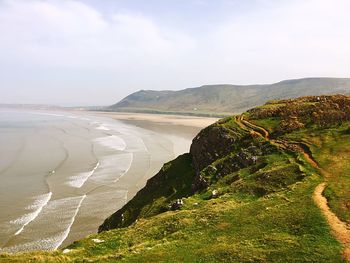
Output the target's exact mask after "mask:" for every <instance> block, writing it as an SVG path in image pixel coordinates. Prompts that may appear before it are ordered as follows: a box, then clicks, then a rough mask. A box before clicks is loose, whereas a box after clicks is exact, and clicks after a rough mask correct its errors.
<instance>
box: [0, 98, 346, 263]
mask: <svg viewBox="0 0 350 263" xmlns="http://www.w3.org/2000/svg"><path fill="white" fill-rule="evenodd" d="M349 127H350V97H347V96H342V95H334V96H319V97H302V98H298V99H293V100H279V101H270V102H268V103H267V104H265V105H263V106H260V107H257V108H254V109H252V110H250V111H248V112H246V113H244V114H242V115H239V116H232V117H227V118H225V119H222V120H219V121H218V122H217V123H215V124H213V125H211V126H209V127H207V128H205V129H204V130H202V131H201V132H200V133H199V134H198V135H197V136H196V137H195V138H194V139H193V143H192V145H191V149H190V153H188V154H184V155H181V156H179V157H178V158H176V159H175V160H173V161H171V162H169V163H167V164H165V165H164V166H163V168H162V169H161V170H160V171H159V173H157V174H156V175H155V176H154V177H153V178H151V179H149V181H148V182H147V184H146V186H145V187H144V188H143V189H142V190H141V191H139V192H138V193H137V194H136V196H135V197H134V198H133V199H132V200H131V201H129V202H128V203H127V204H126V205H125V206H124V207H123V208H122V209H120V210H119V211H117V212H116V213H114V214H113V215H111V216H110V217H109V218H107V219H106V220H105V222H104V223H103V224H102V225H101V226H100V228H99V234H96V235H91V236H89V237H87V238H86V239H83V240H80V241H77V242H74V243H73V244H72V245H70V246H69V247H67V249H68V252H67V254H62V253H61V252H60V251H57V252H54V253H52V254H50V253H49V252H47V253H46V254H44V253H42V254H35V255H29V256H28V257H26V256H23V255H18V256H15V257H10V256H6V255H5V256H1V255H0V262H1V261H3V262H8V260H9V259H11V260H12V261H13V262H23V259H28V258H31V259H32V258H33V256H34V258H35V259H38V260H39V261H40V260H42V262H50V261H52V262H57V261H62V262H69V261H78V262H82V261H84V260H85V261H88V262H89V261H94V262H95V261H97V262H108V261H112V262H116V261H126V262H152V261H158V262H310V261H313V262H345V261H344V260H345V259H349V260H350V258H349V254H348V253H349V251H350V248H349V244H348V243H346V238H348V237H349V238H350V235H349V233H348V232H347V230H346V229H347V228H346V226H347V225H349V224H350V210H349V207H350V202H349V200H350V192H349V191H348V189H349V187H350V166H349V163H350V153H349V149H350V132H349V130H350V128H349ZM320 189H321V190H320ZM320 200H321V201H320ZM320 202H323V203H320ZM324 211H326V212H327V214H325V213H324ZM330 214H331V218H333V219H334V218H336V222H338V223H339V224H340V226H342V227H340V228H339V227H338V226H339V224H337V226H336V228H333V225H332V224H331V223H330V222H331V221H332V220H326V219H325V216H328V217H327V218H329V215H330ZM333 221H334V220H333ZM343 226H344V227H343ZM339 229H340V232H339V231H338V230H339ZM341 231H343V232H341ZM344 237H345V239H344ZM344 240H345V241H344Z"/></svg>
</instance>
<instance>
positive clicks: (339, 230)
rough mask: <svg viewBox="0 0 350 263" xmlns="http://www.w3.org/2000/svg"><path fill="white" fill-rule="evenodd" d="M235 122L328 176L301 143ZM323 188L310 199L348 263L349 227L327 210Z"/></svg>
mask: <svg viewBox="0 0 350 263" xmlns="http://www.w3.org/2000/svg"><path fill="white" fill-rule="evenodd" d="M236 122H237V124H238V126H239V127H240V128H242V129H243V130H246V131H249V132H251V133H253V134H257V135H258V136H260V137H262V138H264V139H265V140H267V141H269V142H271V143H272V144H274V145H276V146H278V147H280V148H283V149H291V150H294V151H298V152H300V153H302V154H303V155H304V157H305V159H306V160H307V162H308V163H309V164H310V165H311V166H312V167H314V168H315V169H318V170H319V172H320V174H321V175H327V174H328V172H327V171H325V170H324V169H322V168H321V167H320V166H319V165H318V163H317V162H316V160H315V159H314V158H313V156H312V154H311V152H310V151H309V150H306V148H308V146H307V145H305V144H303V143H293V142H286V141H281V140H272V139H270V134H269V132H268V131H267V130H266V129H265V128H263V127H260V126H258V125H256V124H253V123H251V122H249V121H248V120H245V119H244V116H243V115H240V116H237V117H236ZM325 188H326V183H325V182H323V183H320V184H319V185H318V186H317V187H316V188H315V191H314V193H313V196H312V198H313V200H314V202H315V204H316V205H317V206H318V208H319V209H320V210H321V212H322V214H323V215H324V217H325V218H326V220H327V222H328V224H329V226H330V227H331V229H332V233H333V235H334V236H335V238H336V239H337V240H338V241H339V242H340V243H341V244H342V245H343V248H344V249H343V257H344V259H345V260H347V261H349V262H350V226H349V225H348V224H346V223H345V222H343V221H341V220H340V219H339V218H338V216H337V215H336V214H335V213H333V212H332V210H331V209H330V208H329V206H328V202H327V199H326V198H325V197H324V196H323V192H324V190H325Z"/></svg>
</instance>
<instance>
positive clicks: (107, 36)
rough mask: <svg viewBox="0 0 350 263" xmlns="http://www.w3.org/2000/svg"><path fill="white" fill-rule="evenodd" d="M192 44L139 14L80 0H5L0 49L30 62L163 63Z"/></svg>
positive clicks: (48, 64)
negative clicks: (99, 7)
mask: <svg viewBox="0 0 350 263" xmlns="http://www.w3.org/2000/svg"><path fill="white" fill-rule="evenodd" d="M193 45H194V42H193V39H191V38H190V37H189V36H186V35H184V34H181V33H179V32H176V31H175V30H174V32H171V30H169V29H167V28H161V27H159V26H158V25H156V24H155V23H154V22H153V21H152V20H151V19H149V18H147V17H145V16H143V15H141V14H132V13H125V12H123V13H115V14H112V15H110V16H105V15H104V14H102V13H100V12H98V11H97V10H96V9H94V8H92V7H91V6H88V5H86V4H84V3H82V2H78V1H67V0H64V1H39V0H38V1H33V0H26V1H24V0H22V1H21V0H7V1H5V2H4V3H3V4H2V6H1V7H0V50H2V52H1V51H0V52H1V53H2V54H1V55H2V56H5V57H7V59H8V60H10V61H12V62H13V63H18V62H21V63H24V64H27V63H28V66H32V65H33V64H37V65H41V66H46V67H65V68H67V67H73V68H74V67H77V68H85V67H87V68H89V67H104V68H115V69H118V68H120V67H122V66H125V63H127V62H129V63H130V62H133V63H135V64H137V63H139V62H140V60H149V61H150V63H152V62H153V63H161V62H163V61H164V60H168V59H170V58H172V57H174V56H176V55H179V53H181V52H183V51H186V50H187V49H191V48H193ZM9 50H11V52H9Z"/></svg>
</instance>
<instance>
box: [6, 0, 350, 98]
mask: <svg viewBox="0 0 350 263" xmlns="http://www.w3.org/2000/svg"><path fill="white" fill-rule="evenodd" d="M130 1H131V2H133V0H130ZM130 1H120V2H118V3H120V5H116V2H113V4H112V6H113V5H114V8H112V9H111V10H109V11H108V12H106V11H105V10H104V9H103V8H99V7H101V5H103V1H88V2H87V1H83V0H46V1H44V0H0V78H1V80H2V83H1V84H2V85H1V86H0V91H1V93H2V94H5V95H2V101H5V102H6V101H13V102H16V101H19V99H21V100H22V99H23V101H28V102H41V103H42V102H45V101H47V100H48V98H49V99H50V100H51V101H52V103H56V101H58V102H64V101H67V100H69V101H70V103H74V102H76V103H79V104H109V103H114V102H115V101H117V100H119V99H121V98H122V97H123V96H125V95H127V94H129V93H130V92H133V91H135V90H138V89H180V88H187V87H193V86H198V85H201V84H210V83H234V84H249V83H262V82H265V83H271V82H275V81H279V80H282V79H288V78H299V77H308V76H334V77H349V75H350V70H349V69H350V59H349V58H350V34H348V29H349V27H350V16H349V15H348V13H347V12H348V10H350V2H349V1H347V0H332V1H331V0H281V1H267V0H249V1H246V2H244V3H242V1H238V0H221V1H219V3H220V4H217V5H214V4H213V2H212V1H209V0H200V1H197V0H191V1H183V2H177V3H178V4H176V3H175V4H174V5H171V4H169V6H170V7H169V10H168V11H167V8H165V6H164V5H163V6H162V9H161V10H162V11H161V12H162V13H161V14H160V13H157V12H156V11H154V13H152V12H150V9H152V10H153V9H154V10H156V9H157V8H155V6H153V7H154V8H144V7H143V8H142V5H135V3H134V4H130ZM87 3H90V4H87ZM110 3H112V2H110ZM156 3H157V1H151V2H150V5H156ZM179 3H180V4H179ZM128 4H129V5H128ZM123 5H124V7H125V8H123V9H120V8H119V7H120V6H123ZM167 6H168V5H167ZM216 6H217V9H216ZM151 7H152V6H151ZM186 7H188V9H186V10H185V9H184V8H186ZM172 8H174V9H172ZM170 9H171V10H170ZM103 10H104V11H103ZM158 12H159V11H158ZM167 12H169V17H167ZM205 18H208V19H207V20H206V19H205ZM170 25H171V26H170ZM96 90H99V92H96ZM67 93H69V94H70V95H69V96H67ZM18 94H20V95H18Z"/></svg>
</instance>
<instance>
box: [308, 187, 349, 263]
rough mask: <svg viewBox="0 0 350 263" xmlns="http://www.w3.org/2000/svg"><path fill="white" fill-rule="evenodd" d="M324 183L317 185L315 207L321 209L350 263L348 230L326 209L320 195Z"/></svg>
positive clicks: (324, 199)
mask: <svg viewBox="0 0 350 263" xmlns="http://www.w3.org/2000/svg"><path fill="white" fill-rule="evenodd" d="M325 188H326V183H321V184H319V185H318V186H317V187H316V189H315V191H314V194H313V199H314V201H315V203H316V205H317V206H318V207H319V208H320V209H321V211H322V213H323V215H324V216H325V217H326V219H327V222H328V224H329V225H330V227H331V229H332V231H333V234H334V236H335V237H336V238H337V239H338V241H339V242H341V243H342V244H343V245H344V251H343V256H344V258H345V259H346V260H348V261H350V228H349V226H347V224H346V223H344V222H342V221H341V220H340V219H339V218H338V217H337V216H336V215H335V214H334V213H333V212H332V211H331V210H330V208H329V207H328V204H327V199H326V198H325V197H324V196H323V195H322V193H323V191H324V189H325Z"/></svg>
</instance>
